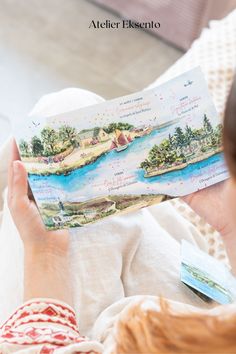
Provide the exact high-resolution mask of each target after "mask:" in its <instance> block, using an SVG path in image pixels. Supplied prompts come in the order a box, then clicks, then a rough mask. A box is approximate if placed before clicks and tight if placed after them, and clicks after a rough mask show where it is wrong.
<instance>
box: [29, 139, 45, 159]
mask: <svg viewBox="0 0 236 354" xmlns="http://www.w3.org/2000/svg"><path fill="white" fill-rule="evenodd" d="M31 150H32V154H33V155H34V156H42V155H43V151H44V147H43V143H42V141H41V139H40V138H39V137H37V136H33V137H32V139H31Z"/></svg>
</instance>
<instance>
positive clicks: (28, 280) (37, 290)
mask: <svg viewBox="0 0 236 354" xmlns="http://www.w3.org/2000/svg"><path fill="white" fill-rule="evenodd" d="M68 268H69V267H68V257H67V254H58V253H56V252H52V250H43V252H41V251H40V250H38V249H37V250H36V249H34V248H32V247H30V248H28V247H25V257H24V300H25V301H27V300H30V299H32V298H40V297H41V298H52V299H57V300H60V301H63V302H66V303H68V304H70V305H71V304H72V299H71V288H70V285H69V269H68Z"/></svg>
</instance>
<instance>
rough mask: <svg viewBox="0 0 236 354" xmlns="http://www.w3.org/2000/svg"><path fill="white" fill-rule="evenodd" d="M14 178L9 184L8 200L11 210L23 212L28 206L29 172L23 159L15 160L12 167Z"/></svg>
mask: <svg viewBox="0 0 236 354" xmlns="http://www.w3.org/2000/svg"><path fill="white" fill-rule="evenodd" d="M10 169H11V175H12V178H11V179H10V181H9V185H8V202H9V207H10V209H11V211H13V212H15V211H18V213H21V212H22V208H25V207H27V206H28V203H29V199H28V194H27V193H28V182H27V172H26V170H25V167H24V165H23V164H22V162H21V161H13V163H12V165H11V167H10Z"/></svg>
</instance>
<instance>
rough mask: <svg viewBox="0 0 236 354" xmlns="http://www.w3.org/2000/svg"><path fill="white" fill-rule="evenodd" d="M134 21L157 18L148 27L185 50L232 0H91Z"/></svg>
mask: <svg viewBox="0 0 236 354" xmlns="http://www.w3.org/2000/svg"><path fill="white" fill-rule="evenodd" d="M93 1H94V2H96V3H99V4H101V5H103V6H106V7H107V8H108V9H111V10H113V11H115V12H116V13H118V14H119V15H121V16H122V17H123V18H125V19H127V18H129V19H132V20H136V21H138V22H148V21H159V22H160V28H151V29H149V30H150V31H151V32H152V33H154V34H156V35H157V36H160V37H162V38H164V39H166V40H168V41H170V42H171V43H174V44H175V45H176V46H178V47H180V48H183V49H188V48H189V47H190V45H191V43H192V42H193V40H194V39H196V38H197V37H198V36H199V35H200V32H201V30H202V28H203V27H205V26H207V25H208V22H209V20H211V19H215V20H218V19H222V18H223V17H225V16H226V15H227V14H228V13H229V12H230V11H232V10H233V9H235V8H236V1H235V0H224V1H222V0H197V1H196V0H168V1H167V0H155V1H153V0H129V1H127V0H119V1H117V0H93Z"/></svg>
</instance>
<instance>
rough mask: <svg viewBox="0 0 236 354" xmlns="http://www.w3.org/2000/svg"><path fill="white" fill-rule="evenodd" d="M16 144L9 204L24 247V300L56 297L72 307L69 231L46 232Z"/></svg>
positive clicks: (11, 168) (10, 181) (13, 149)
mask: <svg viewBox="0 0 236 354" xmlns="http://www.w3.org/2000/svg"><path fill="white" fill-rule="evenodd" d="M18 158H19V156H18V150H17V147H16V144H15V143H14V144H13V147H12V159H11V162H10V166H9V178H8V204H9V207H10V211H11V214H12V217H13V220H14V222H15V225H16V227H17V229H18V231H19V234H20V236H21V239H22V241H23V245H24V252H25V253H24V256H25V257H24V272H25V281H24V299H25V300H29V299H31V298H34V297H48V298H56V299H58V300H61V301H64V302H66V303H68V304H71V302H72V301H71V288H70V284H69V274H68V264H67V263H68V247H69V232H68V230H57V231H47V230H46V229H45V226H44V224H43V222H42V219H41V217H40V215H39V213H38V209H37V207H36V205H35V203H34V202H33V201H32V200H30V199H29V197H28V182H27V172H26V170H25V168H24V166H23V164H22V163H21V162H20V161H18Z"/></svg>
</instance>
